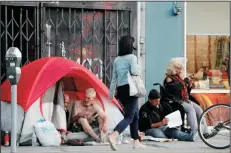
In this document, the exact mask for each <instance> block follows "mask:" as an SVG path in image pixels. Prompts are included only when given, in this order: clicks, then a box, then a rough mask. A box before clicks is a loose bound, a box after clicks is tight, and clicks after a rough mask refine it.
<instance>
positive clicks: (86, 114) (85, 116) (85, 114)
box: [78, 112, 90, 118]
mask: <svg viewBox="0 0 231 153" xmlns="http://www.w3.org/2000/svg"><path fill="white" fill-rule="evenodd" d="M89 115H90V113H88V112H80V113H78V117H84V118H87V117H88V116H89Z"/></svg>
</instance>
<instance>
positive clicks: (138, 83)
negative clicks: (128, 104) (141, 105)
mask: <svg viewBox="0 0 231 153" xmlns="http://www.w3.org/2000/svg"><path fill="white" fill-rule="evenodd" d="M128 84H129V93H130V96H134V97H139V98H142V97H145V95H146V89H145V86H144V82H143V80H142V79H141V77H140V76H139V75H131V74H130V72H128Z"/></svg>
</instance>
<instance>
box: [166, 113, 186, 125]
mask: <svg viewBox="0 0 231 153" xmlns="http://www.w3.org/2000/svg"><path fill="white" fill-rule="evenodd" d="M165 118H167V119H168V124H167V126H168V127H169V128H173V127H178V126H181V125H182V119H181V115H180V111H179V110H177V111H175V112H173V113H171V114H168V115H167V116H165Z"/></svg>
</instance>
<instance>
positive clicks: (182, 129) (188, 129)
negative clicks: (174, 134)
mask: <svg viewBox="0 0 231 153" xmlns="http://www.w3.org/2000/svg"><path fill="white" fill-rule="evenodd" d="M180 130H181V131H182V132H185V133H190V132H191V129H190V128H186V127H184V126H182V127H181V129H180Z"/></svg>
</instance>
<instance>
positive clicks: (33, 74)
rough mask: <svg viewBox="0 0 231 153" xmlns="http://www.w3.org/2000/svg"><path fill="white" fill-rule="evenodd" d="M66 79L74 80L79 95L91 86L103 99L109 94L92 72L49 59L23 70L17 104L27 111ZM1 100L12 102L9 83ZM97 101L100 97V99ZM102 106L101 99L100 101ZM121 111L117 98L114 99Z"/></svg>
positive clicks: (6, 82)
mask: <svg viewBox="0 0 231 153" xmlns="http://www.w3.org/2000/svg"><path fill="white" fill-rule="evenodd" d="M63 77H73V78H77V79H75V81H74V82H75V84H76V86H77V87H78V90H77V91H78V92H84V91H85V90H86V89H87V88H88V87H93V88H95V90H96V92H97V95H98V94H99V93H100V94H102V95H103V96H104V97H107V96H108V94H109V90H108V88H107V87H106V86H105V85H104V83H103V82H102V81H101V80H99V79H98V78H97V77H96V76H95V75H94V74H93V73H92V72H90V71H89V70H88V69H87V68H85V67H83V66H82V65H80V64H77V63H75V62H74V61H71V60H68V59H65V58H61V57H46V58H41V59H39V60H36V61H34V62H32V63H29V64H28V65H25V66H24V67H22V73H21V78H20V80H19V83H18V88H17V91H18V95H17V96H18V97H17V98H18V99H17V100H18V101H17V102H18V105H21V106H22V108H23V109H24V111H25V112H26V111H27V110H28V109H29V108H30V106H31V105H32V104H33V103H34V102H35V101H36V99H38V98H39V97H41V96H42V94H43V93H44V92H45V91H46V90H47V89H48V88H49V87H51V86H52V85H54V84H55V83H56V82H57V81H59V80H60V79H61V78H63ZM1 91H2V94H1V100H2V101H6V102H10V101H11V86H10V83H9V81H8V80H6V81H5V82H4V83H3V84H2V85H1ZM98 98H100V97H99V96H98ZM100 101H101V103H102V105H103V102H102V99H100ZM112 102H113V103H115V104H116V105H117V106H118V107H119V108H120V109H121V106H120V105H119V103H118V101H117V100H116V99H113V100H112Z"/></svg>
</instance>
